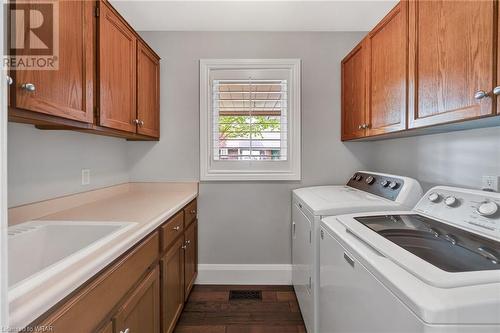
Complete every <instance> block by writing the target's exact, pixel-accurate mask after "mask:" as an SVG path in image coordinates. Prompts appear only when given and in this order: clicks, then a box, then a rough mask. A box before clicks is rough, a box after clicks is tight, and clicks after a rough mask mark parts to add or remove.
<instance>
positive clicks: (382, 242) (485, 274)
mask: <svg viewBox="0 0 500 333" xmlns="http://www.w3.org/2000/svg"><path fill="white" fill-rule="evenodd" d="M413 213H414V212H391V214H392V215H412V214H413ZM375 215H379V216H381V217H382V218H381V220H383V219H385V218H384V217H385V216H387V214H386V213H384V212H378V213H361V214H350V215H341V216H335V217H333V218H334V219H335V220H336V221H338V222H340V223H341V224H343V225H344V226H345V228H346V229H347V230H349V232H350V233H351V234H353V235H355V236H356V237H357V238H358V239H360V240H362V241H363V242H364V243H365V244H367V245H368V246H369V247H370V248H372V249H374V250H375V251H377V252H378V253H380V254H382V255H383V256H384V257H386V258H388V259H390V260H391V261H392V262H394V263H395V264H397V265H399V266H400V267H402V268H404V269H405V270H406V271H407V272H409V273H411V274H412V275H414V276H415V277H417V278H419V279H420V280H422V281H423V282H425V283H426V284H429V285H432V286H435V287H440V288H455V287H464V286H473V285H483V284H489V283H500V270H499V269H494V270H459V271H455V272H454V271H446V270H443V269H441V268H440V267H438V266H436V265H434V264H432V263H430V262H428V261H427V260H425V259H422V258H421V257H419V256H417V255H415V254H414V253H412V252H411V251H408V250H406V249H404V248H403V247H401V246H399V245H397V244H396V243H395V242H393V241H392V240H389V239H388V238H386V237H384V236H382V235H381V234H378V233H377V232H375V231H373V230H370V229H369V228H367V227H366V226H365V225H364V224H362V223H360V222H359V221H358V220H356V219H358V218H361V217H370V216H375ZM323 221H329V218H326V219H324V220H323ZM474 237H479V236H478V235H474ZM485 244H486V243H485ZM488 244H489V243H488ZM489 246H490V247H491V245H489ZM493 247H494V246H493ZM427 254H432V251H427ZM434 255H437V253H434ZM485 260H486V259H485ZM463 267H465V266H462V268H463ZM471 267H472V266H470V267H469V268H471Z"/></svg>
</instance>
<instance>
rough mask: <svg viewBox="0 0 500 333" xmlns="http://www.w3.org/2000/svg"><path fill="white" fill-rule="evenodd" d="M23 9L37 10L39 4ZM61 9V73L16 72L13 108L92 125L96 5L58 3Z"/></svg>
mask: <svg viewBox="0 0 500 333" xmlns="http://www.w3.org/2000/svg"><path fill="white" fill-rule="evenodd" d="M21 5H22V6H26V5H30V6H31V7H33V9H36V7H37V4H36V1H33V3H32V4H30V3H29V2H28V3H26V2H22V4H21ZM14 6H15V4H14ZM58 6H59V20H58V22H59V38H58V41H59V47H58V50H59V51H58V53H59V54H58V61H57V63H58V69H56V70H17V71H13V73H12V75H13V76H14V82H15V87H14V86H13V87H12V89H11V94H12V95H11V106H13V107H15V108H19V109H25V110H29V111H34V112H39V113H43V114H47V115H52V116H58V117H62V118H66V119H72V120H77V121H81V122H86V123H92V122H93V115H94V110H93V108H94V104H93V85H94V38H93V36H94V34H93V26H94V7H95V3H94V2H93V1H59V2H58ZM13 53H14V54H15V51H14V52H13ZM23 85H25V86H24V87H31V88H32V89H31V90H30V89H26V88H23Z"/></svg>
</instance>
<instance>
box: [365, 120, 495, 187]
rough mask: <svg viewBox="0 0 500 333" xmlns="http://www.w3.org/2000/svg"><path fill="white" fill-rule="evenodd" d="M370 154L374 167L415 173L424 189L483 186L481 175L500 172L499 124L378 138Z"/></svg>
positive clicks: (393, 171) (402, 172) (409, 174)
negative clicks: (447, 131)
mask: <svg viewBox="0 0 500 333" xmlns="http://www.w3.org/2000/svg"><path fill="white" fill-rule="evenodd" d="M371 155H372V156H371V158H370V163H369V167H370V168H371V169H374V170H378V171H383V172H391V173H396V174H403V175H406V176H410V177H414V178H416V179H418V180H420V182H421V183H422V185H423V186H424V188H425V189H428V188H429V187H431V186H433V185H436V184H439V185H454V186H462V187H470V188H480V186H481V176H482V175H499V176H500V127H492V128H483V129H474V130H467V131H459V132H450V133H443V134H434V135H426V136H418V137H411V138H404V139H392V140H385V141H378V142H376V143H374V145H373V152H372V154H371Z"/></svg>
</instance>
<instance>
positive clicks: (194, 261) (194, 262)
mask: <svg viewBox="0 0 500 333" xmlns="http://www.w3.org/2000/svg"><path fill="white" fill-rule="evenodd" d="M184 238H185V246H186V251H185V260H184V264H185V267H184V272H185V274H184V275H185V276H184V281H185V286H184V299H185V300H186V301H187V299H188V297H189V293H190V292H191V289H192V288H193V285H194V281H195V280H196V275H197V273H198V221H194V222H193V223H191V225H190V226H189V227H188V228H187V229H186V232H185V234H184Z"/></svg>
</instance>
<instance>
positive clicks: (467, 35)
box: [408, 0, 497, 128]
mask: <svg viewBox="0 0 500 333" xmlns="http://www.w3.org/2000/svg"><path fill="white" fill-rule="evenodd" d="M408 5H409V54H410V58H409V83H410V87H409V127H410V128H415V127H422V126H428V125H434V124H442V123H447V122H454V121H460V120H466V119H473V118H477V117H481V116H486V115H492V114H493V113H494V112H495V110H494V103H493V101H492V98H491V90H492V88H493V87H494V86H495V84H494V70H495V64H494V60H495V58H494V53H495V52H494V45H495V43H496V41H495V40H494V37H495V36H496V35H497V34H496V32H495V31H494V29H496V28H495V25H494V23H495V20H496V13H495V6H496V4H495V1H446V0H434V1H410V2H409V4H408ZM479 91H484V92H486V93H488V94H489V95H488V96H486V97H483V98H481V99H478V98H475V97H474V96H475V94H476V93H477V92H479ZM479 97H480V96H479Z"/></svg>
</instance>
